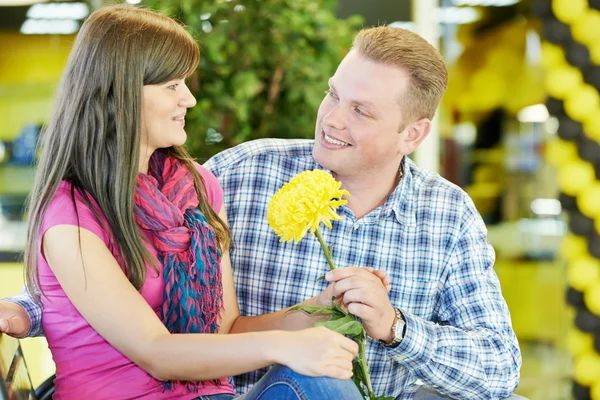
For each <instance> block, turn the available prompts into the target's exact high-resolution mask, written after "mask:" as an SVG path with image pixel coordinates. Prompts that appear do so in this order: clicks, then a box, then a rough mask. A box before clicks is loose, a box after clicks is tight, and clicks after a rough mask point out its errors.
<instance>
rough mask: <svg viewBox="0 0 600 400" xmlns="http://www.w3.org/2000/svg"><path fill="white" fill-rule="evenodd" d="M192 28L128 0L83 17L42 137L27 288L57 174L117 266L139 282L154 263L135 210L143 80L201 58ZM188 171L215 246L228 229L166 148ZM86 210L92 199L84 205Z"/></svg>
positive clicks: (179, 71)
mask: <svg viewBox="0 0 600 400" xmlns="http://www.w3.org/2000/svg"><path fill="white" fill-rule="evenodd" d="M199 56H200V54H199V49H198V45H197V43H196V42H195V41H194V39H193V38H192V36H191V35H190V34H189V33H188V32H187V31H186V30H185V29H184V28H183V27H182V26H181V25H179V24H178V23H177V22H175V21H174V20H172V19H171V18H169V17H167V16H164V15H162V14H158V13H155V12H152V11H150V10H146V9H143V8H134V7H130V6H123V5H118V6H106V7H103V8H100V9H98V10H97V11H95V12H93V13H92V14H91V15H90V16H89V17H88V19H87V20H86V21H85V22H84V23H83V25H82V27H81V30H80V31H79V34H78V36H77V39H76V40H75V43H74V46H73V49H72V51H71V54H70V56H69V60H68V63H67V66H66V69H65V71H64V73H63V76H62V79H61V82H60V86H59V89H58V91H57V95H56V100H55V106H54V110H53V113H52V117H51V120H50V121H49V123H48V125H47V126H46V127H45V129H44V131H43V133H42V136H41V140H40V146H41V157H40V160H39V162H38V165H37V171H36V178H35V183H34V186H33V190H32V192H31V195H30V197H29V201H28V210H29V217H28V218H29V219H28V226H27V244H26V250H25V256H24V259H25V272H26V279H27V284H28V287H29V291H30V293H31V294H32V296H33V297H34V298H35V299H36V300H39V296H38V295H37V294H36V291H35V290H34V288H35V287H38V288H39V289H40V290H41V287H40V286H39V273H38V251H39V250H40V246H41V242H40V239H41V238H40V227H41V223H42V220H43V218H44V214H45V212H46V210H47V208H48V204H49V202H50V201H51V200H52V198H53V197H54V195H55V193H56V190H57V188H58V186H59V184H60V183H61V181H63V180H66V181H68V182H70V183H71V184H72V187H73V188H74V190H76V191H77V192H78V193H79V194H80V195H81V196H83V198H84V200H85V201H86V202H87V203H88V206H90V208H91V199H90V198H89V196H91V198H93V200H95V202H96V203H97V204H98V206H99V209H100V211H101V212H102V214H103V216H104V217H105V218H106V221H107V223H108V227H104V228H105V229H107V230H110V232H111V233H112V234H113V235H114V238H115V240H116V245H117V246H118V249H119V252H120V253H121V256H122V257H123V260H124V264H125V272H126V274H127V276H128V278H129V280H130V281H131V283H132V284H133V285H134V286H135V287H136V288H137V289H140V288H141V287H142V285H143V284H144V281H145V279H146V263H150V264H151V265H153V266H154V267H155V268H156V260H154V259H152V257H151V256H150V253H149V252H148V251H147V249H146V247H145V245H144V242H143V236H142V233H141V231H140V229H139V228H138V226H137V224H136V222H135V219H134V212H133V205H134V200H133V199H134V193H135V188H136V182H137V176H138V168H139V157H140V154H139V153H140V135H141V129H140V127H141V118H142V116H141V110H142V87H143V86H144V85H153V84H159V83H164V82H167V81H170V80H173V79H178V78H181V77H186V76H189V75H190V74H192V73H193V72H194V71H195V69H196V66H197V64H198V60H199ZM165 151H167V152H168V153H169V154H170V155H171V156H173V157H176V158H178V159H180V160H182V161H183V162H184V163H185V165H186V166H187V167H188V168H189V170H190V172H191V173H192V174H193V177H194V182H195V183H196V191H197V192H198V198H199V199H200V204H199V206H198V208H199V209H200V211H202V212H203V213H204V215H205V216H206V217H207V219H208V221H209V223H210V224H211V225H212V227H213V228H214V230H215V232H216V235H217V240H218V243H219V247H220V248H221V250H223V249H227V248H228V247H229V240H230V236H229V230H228V229H227V226H226V225H225V223H224V222H223V221H222V220H221V219H220V218H219V217H218V215H217V214H216V213H215V212H214V211H213V210H212V208H211V207H210V205H209V204H208V202H207V199H206V196H205V195H204V181H203V179H202V177H201V176H200V174H199V173H198V171H197V170H196V168H195V167H194V165H193V164H192V159H191V157H190V155H189V154H188V153H187V152H186V150H185V149H184V148H182V147H171V148H168V149H165ZM92 210H93V208H92Z"/></svg>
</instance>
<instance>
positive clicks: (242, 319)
mask: <svg viewBox="0 0 600 400" xmlns="http://www.w3.org/2000/svg"><path fill="white" fill-rule="evenodd" d="M219 217H220V218H221V219H222V220H223V221H225V223H227V215H226V213H225V206H224V205H223V206H222V207H221V212H219ZM221 273H222V276H223V304H224V306H225V307H224V311H223V312H222V313H221V316H222V319H221V323H220V329H219V333H243V332H259V331H272V330H286V331H296V330H300V329H305V328H309V327H312V326H313V325H314V323H315V322H317V321H319V320H326V319H328V317H329V316H325V317H323V316H318V315H316V316H313V315H309V314H306V313H304V312H302V311H298V312H292V313H289V314H286V311H287V309H285V310H280V311H277V312H275V313H271V314H266V315H261V316H258V317H247V316H240V307H239V304H238V300H237V295H236V292H235V285H234V282H233V273H232V271H231V259H230V258H229V252H224V253H223V257H222V258H221ZM329 298H331V297H329ZM305 303H308V304H316V298H315V299H309V300H307V301H306V302H305Z"/></svg>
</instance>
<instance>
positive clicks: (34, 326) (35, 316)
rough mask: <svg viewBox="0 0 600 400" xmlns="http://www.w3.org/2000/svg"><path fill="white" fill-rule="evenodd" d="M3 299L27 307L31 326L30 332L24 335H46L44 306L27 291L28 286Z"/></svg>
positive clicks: (26, 310)
mask: <svg viewBox="0 0 600 400" xmlns="http://www.w3.org/2000/svg"><path fill="white" fill-rule="evenodd" d="M3 300H4V301H9V302H11V303H15V304H18V305H20V306H21V307H23V308H24V309H25V312H27V315H28V316H29V321H30V324H31V326H30V328H29V332H27V334H26V335H25V336H24V337H35V336H43V335H44V329H43V327H42V307H41V306H40V305H38V304H37V303H36V302H35V301H34V300H33V298H31V296H30V295H29V292H28V291H27V286H25V288H24V289H23V292H21V293H20V294H17V295H14V296H10V297H7V298H5V299H3Z"/></svg>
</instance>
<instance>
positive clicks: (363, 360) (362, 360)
mask: <svg viewBox="0 0 600 400" xmlns="http://www.w3.org/2000/svg"><path fill="white" fill-rule="evenodd" d="M366 341H367V340H366V338H365V333H364V332H363V334H362V337H361V338H360V339H359V340H357V342H358V362H359V364H360V366H361V368H362V370H363V375H364V377H365V382H364V383H365V384H366V385H367V391H368V392H369V399H370V400H375V398H376V396H375V392H373V385H372V384H371V371H370V368H369V364H368V363H367V354H366V351H365V342H366Z"/></svg>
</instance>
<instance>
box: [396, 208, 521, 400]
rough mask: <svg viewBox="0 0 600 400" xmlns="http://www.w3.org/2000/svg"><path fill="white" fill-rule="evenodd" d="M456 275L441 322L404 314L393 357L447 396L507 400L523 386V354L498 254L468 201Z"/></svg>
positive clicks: (454, 259)
mask: <svg viewBox="0 0 600 400" xmlns="http://www.w3.org/2000/svg"><path fill="white" fill-rule="evenodd" d="M465 207H466V209H465V212H464V213H463V218H462V223H461V230H460V237H459V238H458V240H457V241H456V244H455V246H454V249H453V250H452V252H451V254H450V258H449V262H450V265H452V270H453V272H452V273H451V275H450V277H449V278H448V280H447V282H446V284H445V286H444V288H443V290H442V292H441V299H440V302H441V307H440V313H439V317H440V321H439V323H434V322H432V321H428V320H425V319H423V318H420V317H417V316H414V315H411V314H410V313H406V312H404V311H403V313H404V317H405V319H406V334H405V337H404V339H403V340H402V342H401V343H400V345H399V346H398V347H396V348H394V349H390V350H389V352H388V354H389V356H390V358H391V359H392V360H394V361H396V362H398V363H400V364H402V365H403V366H405V367H406V368H407V369H409V370H410V371H412V372H413V373H414V375H415V376H416V377H417V378H418V379H420V380H421V381H423V383H424V384H425V385H426V386H429V387H432V388H434V389H435V390H437V391H438V392H440V393H441V394H444V395H447V396H450V397H452V398H456V399H486V400H489V399H503V398H506V397H509V396H510V395H511V394H512V393H513V391H514V389H515V388H516V387H517V385H518V383H519V370H520V367H521V353H520V350H519V345H518V342H517V338H516V336H515V334H514V332H513V330H512V327H511V322H510V314H509V311H508V308H507V307H506V303H505V301H504V299H503V298H502V295H501V293H502V292H501V290H500V284H499V281H498V278H497V275H496V273H495V272H494V269H493V265H494V259H495V255H494V250H493V248H492V246H491V245H490V244H489V242H488V240H487V236H486V228H485V225H484V223H483V221H482V220H481V217H480V216H479V214H478V213H477V211H476V210H475V206H474V205H473V202H472V201H471V200H470V199H469V198H468V197H467V198H466V199H465Z"/></svg>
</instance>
